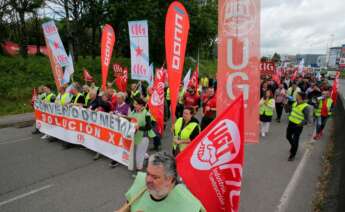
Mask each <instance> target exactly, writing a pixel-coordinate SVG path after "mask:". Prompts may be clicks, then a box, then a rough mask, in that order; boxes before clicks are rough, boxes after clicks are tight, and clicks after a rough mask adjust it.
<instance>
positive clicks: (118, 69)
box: [113, 63, 124, 78]
mask: <svg viewBox="0 0 345 212" xmlns="http://www.w3.org/2000/svg"><path fill="white" fill-rule="evenodd" d="M123 70H124V67H122V65H121V64H118V63H114V64H113V75H114V78H116V77H118V76H122V75H123Z"/></svg>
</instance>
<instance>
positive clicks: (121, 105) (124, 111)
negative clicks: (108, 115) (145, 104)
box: [113, 92, 131, 116]
mask: <svg viewBox="0 0 345 212" xmlns="http://www.w3.org/2000/svg"><path fill="white" fill-rule="evenodd" d="M125 99H126V95H125V93H123V92H118V93H117V94H116V104H115V108H114V110H113V113H114V114H116V115H118V116H128V115H129V114H130V113H131V107H130V106H129V104H127V103H126V102H125Z"/></svg>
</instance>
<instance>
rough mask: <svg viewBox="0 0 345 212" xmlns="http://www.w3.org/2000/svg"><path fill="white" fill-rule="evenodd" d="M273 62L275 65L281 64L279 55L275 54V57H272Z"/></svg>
mask: <svg viewBox="0 0 345 212" xmlns="http://www.w3.org/2000/svg"><path fill="white" fill-rule="evenodd" d="M272 61H273V62H274V63H279V62H280V55H279V54H278V53H276V52H275V53H274V54H273V56H272Z"/></svg>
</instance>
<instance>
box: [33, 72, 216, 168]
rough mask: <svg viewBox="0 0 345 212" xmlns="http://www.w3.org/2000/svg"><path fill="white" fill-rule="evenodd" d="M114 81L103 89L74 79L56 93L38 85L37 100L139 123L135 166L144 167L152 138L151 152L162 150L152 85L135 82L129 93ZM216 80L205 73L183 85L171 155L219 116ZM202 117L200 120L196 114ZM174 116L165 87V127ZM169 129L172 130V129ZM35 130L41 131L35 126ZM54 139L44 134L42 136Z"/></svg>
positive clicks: (173, 126)
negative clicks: (151, 107) (151, 100)
mask: <svg viewBox="0 0 345 212" xmlns="http://www.w3.org/2000/svg"><path fill="white" fill-rule="evenodd" d="M114 87H115V86H114V85H113V83H108V84H107V87H106V89H105V90H102V89H100V88H99V87H97V86H96V85H95V83H94V82H87V83H86V84H85V85H80V84H79V83H78V82H74V83H72V84H70V85H67V84H66V85H63V86H61V87H60V88H59V90H58V92H57V94H55V93H54V92H53V91H52V87H51V86H50V85H43V86H40V87H38V88H37V99H39V100H41V101H43V102H45V103H55V104H60V105H62V106H67V105H71V106H76V107H81V108H85V109H88V110H92V111H101V112H106V113H112V114H116V115H118V116H121V117H123V118H126V119H128V120H130V121H132V122H133V120H135V122H136V125H135V126H136V132H135V134H134V143H135V145H134V146H135V164H136V165H135V166H136V169H137V170H142V169H143V166H144V160H145V159H147V158H148V157H149V156H148V154H147V151H148V147H149V140H151V141H152V144H153V145H152V149H150V150H151V151H160V150H161V148H162V142H161V139H162V138H161V135H160V133H158V131H157V128H156V121H155V118H154V117H153V116H152V115H151V114H150V112H149V108H148V104H147V102H148V99H149V95H150V92H151V91H150V88H148V87H147V86H145V85H144V83H142V82H139V83H132V84H130V86H129V90H128V91H127V92H117V91H116V90H115V88H114ZM215 89H216V81H215V80H213V79H211V78H209V77H207V76H205V77H202V78H201V79H200V86H198V87H195V86H193V85H189V86H188V87H187V89H184V86H183V84H181V87H180V92H179V102H178V105H177V109H176V114H175V117H176V118H175V120H176V121H175V123H174V124H173V125H172V127H171V128H172V129H171V131H172V134H173V139H172V141H171V142H172V143H171V146H172V154H173V155H174V156H176V155H177V154H178V153H179V152H180V151H182V150H183V149H184V148H185V147H186V146H187V145H188V143H190V142H191V141H192V140H193V139H194V138H195V137H196V136H197V135H198V134H199V132H200V131H201V130H203V129H204V128H205V127H206V126H207V125H208V124H209V123H210V122H211V121H212V120H213V119H214V118H215V117H216V96H215ZM196 115H197V116H198V117H200V118H199V119H197V118H195V116H196ZM170 118H171V112H170V91H169V88H168V86H167V85H166V88H165V114H164V120H165V127H166V125H167V123H168V120H169V119H170ZM199 120H201V121H200V122H199ZM169 130H170V129H169ZM33 133H39V131H38V129H35V130H34V132H33ZM47 138H49V139H52V138H50V136H48V135H43V136H42V139H47ZM63 145H64V147H65V148H70V147H73V144H70V143H67V142H64V143H63ZM99 158H100V154H98V153H96V154H95V156H94V160H98V159H99ZM117 165H119V163H118V162H116V161H112V162H111V163H110V167H116V166H117Z"/></svg>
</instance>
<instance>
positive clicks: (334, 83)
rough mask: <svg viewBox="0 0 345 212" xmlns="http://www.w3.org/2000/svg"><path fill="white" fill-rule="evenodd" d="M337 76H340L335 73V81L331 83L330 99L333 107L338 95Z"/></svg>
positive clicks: (338, 73)
mask: <svg viewBox="0 0 345 212" xmlns="http://www.w3.org/2000/svg"><path fill="white" fill-rule="evenodd" d="M339 75H340V72H339V71H337V75H336V76H335V80H334V81H333V86H332V93H331V97H332V100H333V104H334V105H335V103H336V102H337V95H338V88H339Z"/></svg>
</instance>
